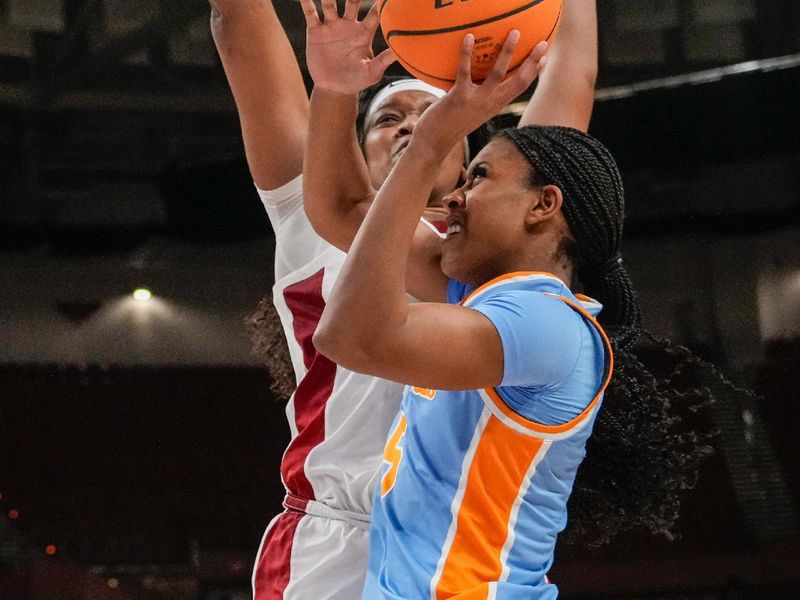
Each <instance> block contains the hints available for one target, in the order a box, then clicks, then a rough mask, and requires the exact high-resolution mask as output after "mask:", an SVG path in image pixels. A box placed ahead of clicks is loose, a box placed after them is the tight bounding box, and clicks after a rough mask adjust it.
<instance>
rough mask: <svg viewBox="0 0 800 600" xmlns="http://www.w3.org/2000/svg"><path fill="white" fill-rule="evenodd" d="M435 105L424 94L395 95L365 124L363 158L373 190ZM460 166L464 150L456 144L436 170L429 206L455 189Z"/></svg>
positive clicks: (428, 96)
mask: <svg viewBox="0 0 800 600" xmlns="http://www.w3.org/2000/svg"><path fill="white" fill-rule="evenodd" d="M436 101H437V98H436V97H435V96H433V95H431V94H428V93H427V92H420V91H405V92H398V93H396V94H394V95H392V96H390V97H389V98H387V99H386V100H385V101H384V102H383V103H382V104H381V105H380V106H379V107H378V109H377V110H376V111H375V112H374V113H373V115H372V116H371V117H370V119H369V121H368V122H367V123H365V124H364V131H365V135H364V156H365V157H366V159H367V167H368V168H369V174H370V178H371V180H372V185H373V186H374V187H375V189H378V188H380V187H381V186H382V185H383V182H384V181H386V178H387V177H388V176H389V173H390V172H391V171H392V168H393V167H394V165H395V164H396V163H397V161H398V160H399V159H400V157H401V156H402V155H403V152H405V149H406V147H407V146H408V143H409V141H410V140H411V134H412V133H414V127H416V124H417V121H418V120H419V118H420V117H421V116H422V113H423V112H425V110H426V109H427V108H428V107H429V106H431V105H432V104H433V103H434V102H436ZM463 165H464V147H463V144H458V145H457V146H456V147H455V148H453V150H452V151H451V152H450V154H449V155H448V156H447V159H446V160H445V161H444V163H443V164H442V165H441V166H440V167H439V177H438V179H437V182H436V187H435V189H434V193H433V194H432V196H431V201H432V203H438V201H440V199H441V198H442V196H444V195H445V194H447V193H449V192H450V191H452V190H453V189H454V188H455V187H456V185H457V184H458V180H459V179H460V177H461V174H462V171H463Z"/></svg>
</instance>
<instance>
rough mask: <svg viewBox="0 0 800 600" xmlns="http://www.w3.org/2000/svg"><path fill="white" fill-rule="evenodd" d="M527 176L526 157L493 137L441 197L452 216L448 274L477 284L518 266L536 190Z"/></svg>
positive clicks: (445, 259)
mask: <svg viewBox="0 0 800 600" xmlns="http://www.w3.org/2000/svg"><path fill="white" fill-rule="evenodd" d="M529 176H530V166H529V163H528V161H527V160H526V159H525V158H524V157H523V156H522V154H520V152H519V151H518V150H517V148H516V147H515V146H514V144H513V143H512V142H510V141H509V140H505V139H502V138H501V139H495V140H493V141H492V142H490V143H489V144H488V145H487V146H486V147H485V148H484V149H483V150H482V151H481V152H480V154H478V156H476V157H475V160H473V161H472V164H471V165H470V168H469V171H468V173H467V181H466V183H465V184H464V185H463V186H462V187H460V188H459V189H457V190H456V191H454V192H453V193H452V194H450V195H448V196H447V197H445V199H444V201H443V203H444V205H445V206H446V207H447V208H448V209H449V211H450V215H449V217H448V219H447V223H448V231H447V239H446V240H445V241H444V243H443V244H442V269H443V271H444V272H445V273H446V274H447V275H448V276H449V277H451V278H453V279H458V280H459V281H464V282H467V283H472V284H476V285H479V284H482V283H484V282H486V281H489V280H491V279H493V278H494V277H498V276H499V275H502V274H504V273H508V272H510V271H514V270H518V268H519V267H518V265H519V261H520V257H521V255H522V252H521V250H522V249H523V248H524V247H525V246H524V244H525V242H526V239H527V235H528V233H527V226H526V216H527V213H528V210H529V207H530V205H531V202H530V199H531V197H532V194H535V193H537V192H536V191H535V190H533V189H532V188H531V187H530V186H529V184H528V180H529Z"/></svg>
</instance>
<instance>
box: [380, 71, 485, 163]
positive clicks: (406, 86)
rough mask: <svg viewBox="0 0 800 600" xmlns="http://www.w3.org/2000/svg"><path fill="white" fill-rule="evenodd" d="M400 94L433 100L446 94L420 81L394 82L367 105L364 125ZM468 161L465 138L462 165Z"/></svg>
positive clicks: (467, 146)
mask: <svg viewBox="0 0 800 600" xmlns="http://www.w3.org/2000/svg"><path fill="white" fill-rule="evenodd" d="M400 92H425V93H426V94H430V95H431V96H434V97H435V98H443V97H444V95H445V94H446V92H445V91H444V90H442V89H440V88H437V87H434V86H432V85H430V84H428V83H425V82H424V81H420V80H419V79H401V80H400V81H394V82H392V83H390V84H389V85H387V86H385V87H384V88H383V89H381V91H380V92H378V93H377V94H375V97H374V98H373V99H372V102H370V103H369V108H367V111H366V112H365V113H364V124H365V125H366V124H368V123H369V121H370V119H372V116H373V115H374V114H375V113H376V112H377V111H378V108H380V106H381V104H383V103H384V102H386V101H387V100H388V99H389V98H391V97H392V96H394V95H395V94H399V93H400ZM469 161H470V156H469V141H468V140H467V138H464V164H465V165H469Z"/></svg>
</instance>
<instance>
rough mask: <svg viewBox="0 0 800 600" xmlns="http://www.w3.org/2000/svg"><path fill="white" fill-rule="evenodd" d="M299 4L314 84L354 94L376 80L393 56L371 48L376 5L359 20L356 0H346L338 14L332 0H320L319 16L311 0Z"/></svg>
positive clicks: (375, 24)
mask: <svg viewBox="0 0 800 600" xmlns="http://www.w3.org/2000/svg"><path fill="white" fill-rule="evenodd" d="M300 4H301V5H302V7H303V13H304V14H305V17H306V63H307V64H308V71H309V73H310V74H311V77H312V79H313V80H314V85H315V86H317V87H320V88H323V89H326V90H329V91H333V92H338V93H341V94H357V93H358V92H360V91H361V90H363V89H366V88H368V87H369V86H371V85H372V84H374V83H377V82H378V81H380V79H381V77H382V76H383V73H384V71H386V68H387V67H388V66H389V65H390V64H392V63H393V62H394V61H395V57H394V54H393V53H392V52H391V50H385V51H383V52H381V53H380V54H379V55H378V56H375V54H374V53H373V51H372V40H373V39H374V37H375V32H376V31H377V29H378V23H379V18H378V10H377V6H376V5H373V7H372V9H371V10H370V11H369V13H367V16H366V17H364V20H363V21H359V20H358V7H359V0H347V3H346V4H345V9H344V14H343V15H341V16H340V15H339V10H338V8H337V7H336V0H322V16H323V19H320V18H319V15H318V13H317V9H316V7H315V6H314V2H313V0H300Z"/></svg>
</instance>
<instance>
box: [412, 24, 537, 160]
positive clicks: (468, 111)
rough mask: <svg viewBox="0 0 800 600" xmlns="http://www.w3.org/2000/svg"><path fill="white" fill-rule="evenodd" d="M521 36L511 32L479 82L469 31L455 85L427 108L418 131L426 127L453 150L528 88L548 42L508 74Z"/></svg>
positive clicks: (432, 138)
mask: <svg viewBox="0 0 800 600" xmlns="http://www.w3.org/2000/svg"><path fill="white" fill-rule="evenodd" d="M519 38H520V34H519V31H516V30H514V31H511V32H510V33H509V34H508V37H507V38H506V40H505V42H504V43H503V48H502V50H501V51H500V53H499V55H498V57H497V62H495V64H494V68H493V69H492V71H491V72H490V73H489V75H488V77H487V78H486V79H485V80H484V81H483V82H477V83H476V82H474V81H473V80H472V52H473V49H474V47H475V37H474V36H473V35H472V34H468V35H467V36H466V37H465V38H464V44H463V45H462V47H461V55H460V59H459V65H458V75H457V77H456V83H455V85H454V86H453V87H452V88H451V90H450V91H449V92H447V95H445V97H444V98H442V99H441V100H440V101H439V102H437V103H436V104H434V105H433V106H431V107H430V108H429V109H428V110H426V111H425V113H424V114H423V116H422V118H421V119H420V121H419V123H417V126H416V130H415V133H414V135H415V136H417V135H419V134H420V131H422V132H423V135H424V136H425V137H426V138H427V139H428V141H429V142H431V143H434V144H436V146H437V147H439V148H442V149H448V150H449V149H450V148H452V147H453V146H454V145H455V144H456V143H458V142H459V140H461V139H463V138H464V137H466V136H467V135H468V134H469V133H471V132H472V131H474V130H475V129H477V128H478V127H480V126H481V125H482V124H483V123H485V122H486V121H488V120H489V119H491V118H492V117H494V116H495V115H497V113H499V112H500V111H501V110H502V109H503V108H505V107H506V106H508V104H509V103H510V102H511V101H513V100H514V99H516V98H517V97H518V96H519V95H520V94H522V93H523V92H524V91H525V90H526V89H528V87H530V85H531V84H532V83H533V81H534V80H535V79H536V77H538V75H539V73H540V72H541V70H542V68H543V67H544V63H545V60H546V58H545V54H546V52H547V48H548V46H547V43H546V42H540V43H539V44H537V45H536V46H535V47H534V48H533V50H532V51H531V53H530V54H529V55H528V57H527V58H526V59H525V61H524V62H523V63H522V64H521V65H520V67H519V68H518V69H517V71H516V72H515V73H513V74H512V75H508V68H509V65H510V64H511V57H512V55H513V54H514V49H515V48H516V46H517V44H518V43H519Z"/></svg>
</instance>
